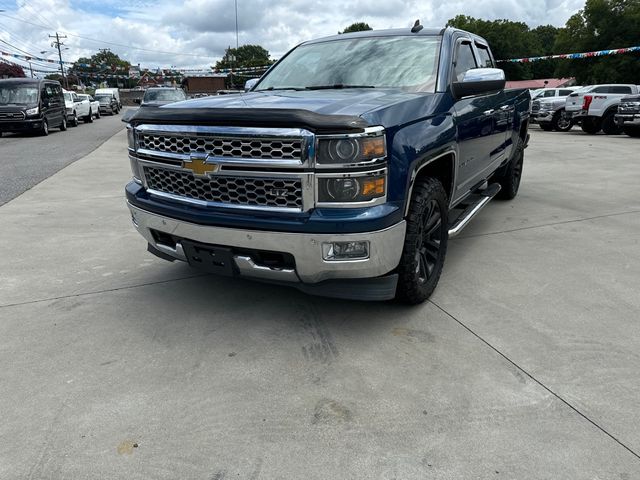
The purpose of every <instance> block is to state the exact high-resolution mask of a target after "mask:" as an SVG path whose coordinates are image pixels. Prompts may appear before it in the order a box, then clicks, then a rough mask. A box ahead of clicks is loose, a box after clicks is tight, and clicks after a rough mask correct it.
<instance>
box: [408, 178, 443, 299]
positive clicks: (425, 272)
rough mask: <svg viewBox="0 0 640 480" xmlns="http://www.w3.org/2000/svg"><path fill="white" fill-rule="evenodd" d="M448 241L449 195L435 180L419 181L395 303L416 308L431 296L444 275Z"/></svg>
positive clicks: (410, 212) (409, 216) (416, 185)
mask: <svg viewBox="0 0 640 480" xmlns="http://www.w3.org/2000/svg"><path fill="white" fill-rule="evenodd" d="M448 241H449V206H448V202H447V193H446V192H445V190H444V188H443V187H442V184H441V183H440V181H439V180H437V179H435V178H424V179H421V180H418V181H416V184H415V186H414V188H413V194H412V196H411V203H410V205H409V214H408V215H407V233H406V236H405V240H404V249H403V251H402V257H401V260H400V265H399V266H398V277H399V278H398V286H397V289H396V299H398V300H400V301H402V302H404V303H408V304H411V305H417V304H419V303H422V302H424V301H425V300H427V299H428V298H429V297H430V296H431V294H432V293H433V291H434V290H435V288H436V285H437V284H438V280H439V279H440V274H441V273H442V267H443V266H444V258H445V255H446V253H447V243H448Z"/></svg>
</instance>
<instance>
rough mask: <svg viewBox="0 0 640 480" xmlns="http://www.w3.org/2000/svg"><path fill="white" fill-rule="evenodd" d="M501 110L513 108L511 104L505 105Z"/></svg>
mask: <svg viewBox="0 0 640 480" xmlns="http://www.w3.org/2000/svg"><path fill="white" fill-rule="evenodd" d="M500 110H511V105H503V106H501V107H500Z"/></svg>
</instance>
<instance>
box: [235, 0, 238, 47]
mask: <svg viewBox="0 0 640 480" xmlns="http://www.w3.org/2000/svg"><path fill="white" fill-rule="evenodd" d="M235 5H236V50H238V0H235Z"/></svg>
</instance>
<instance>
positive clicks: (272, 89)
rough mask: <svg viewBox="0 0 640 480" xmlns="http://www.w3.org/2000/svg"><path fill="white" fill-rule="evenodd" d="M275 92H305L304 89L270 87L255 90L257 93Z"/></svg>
mask: <svg viewBox="0 0 640 480" xmlns="http://www.w3.org/2000/svg"><path fill="white" fill-rule="evenodd" d="M274 90H295V91H297V92H299V91H301V90H304V88H302V87H269V88H261V89H260V90H255V91H256V92H273V91H274Z"/></svg>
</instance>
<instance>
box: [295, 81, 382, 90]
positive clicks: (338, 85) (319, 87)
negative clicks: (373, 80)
mask: <svg viewBox="0 0 640 480" xmlns="http://www.w3.org/2000/svg"><path fill="white" fill-rule="evenodd" d="M343 88H376V87H374V86H373V85H348V84H344V83H334V84H333V85H312V86H310V87H304V89H305V90H340V89H343Z"/></svg>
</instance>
